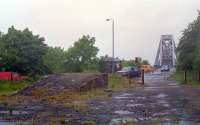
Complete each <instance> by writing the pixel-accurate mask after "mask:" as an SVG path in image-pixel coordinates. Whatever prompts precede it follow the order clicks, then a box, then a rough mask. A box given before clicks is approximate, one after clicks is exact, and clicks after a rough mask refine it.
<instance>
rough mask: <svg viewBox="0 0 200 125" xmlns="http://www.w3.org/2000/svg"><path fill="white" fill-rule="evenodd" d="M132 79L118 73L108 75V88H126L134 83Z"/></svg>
mask: <svg viewBox="0 0 200 125" xmlns="http://www.w3.org/2000/svg"><path fill="white" fill-rule="evenodd" d="M134 83H135V82H134V80H133V79H129V78H127V77H122V76H119V75H109V76H108V88H109V89H113V90H121V89H127V88H130V87H132V85H134Z"/></svg>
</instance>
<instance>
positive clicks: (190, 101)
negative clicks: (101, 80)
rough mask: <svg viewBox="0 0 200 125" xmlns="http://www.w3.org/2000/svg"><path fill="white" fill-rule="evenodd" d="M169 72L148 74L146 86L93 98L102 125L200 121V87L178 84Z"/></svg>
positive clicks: (199, 123)
mask: <svg viewBox="0 0 200 125" xmlns="http://www.w3.org/2000/svg"><path fill="white" fill-rule="evenodd" d="M169 76H170V74H169V73H159V72H156V73H153V74H147V75H146V76H145V86H144V88H140V89H137V90H129V91H126V92H117V93H114V94H113V97H112V98H111V99H109V100H104V99H102V100H101V99H99V100H93V101H91V102H90V106H91V109H90V113H93V116H96V123H98V124H99V125H104V124H106V125H120V124H122V123H126V122H136V123H137V124H141V125H145V124H147V125H148V124H150V123H152V124H153V125H155V124H157V125H200V89H196V88H193V87H188V86H187V87H184V86H178V85H177V84H176V82H175V81H172V80H169Z"/></svg>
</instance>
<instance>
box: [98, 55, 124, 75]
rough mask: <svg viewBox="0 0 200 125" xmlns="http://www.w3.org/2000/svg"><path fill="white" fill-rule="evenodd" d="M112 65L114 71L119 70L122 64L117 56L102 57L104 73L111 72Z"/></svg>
mask: <svg viewBox="0 0 200 125" xmlns="http://www.w3.org/2000/svg"><path fill="white" fill-rule="evenodd" d="M113 65H114V72H116V71H119V70H121V68H122V64H121V60H120V59H119V58H114V59H113V58H112V57H104V66H103V71H102V72H104V73H112V72H113Z"/></svg>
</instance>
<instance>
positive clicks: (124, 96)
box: [113, 93, 133, 99]
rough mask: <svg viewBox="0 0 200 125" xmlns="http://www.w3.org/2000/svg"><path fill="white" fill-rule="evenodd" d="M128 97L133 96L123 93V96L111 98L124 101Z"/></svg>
mask: <svg viewBox="0 0 200 125" xmlns="http://www.w3.org/2000/svg"><path fill="white" fill-rule="evenodd" d="M130 96H133V94H129V93H124V94H122V95H119V96H115V97H113V98H115V99H126V98H129V97H130Z"/></svg>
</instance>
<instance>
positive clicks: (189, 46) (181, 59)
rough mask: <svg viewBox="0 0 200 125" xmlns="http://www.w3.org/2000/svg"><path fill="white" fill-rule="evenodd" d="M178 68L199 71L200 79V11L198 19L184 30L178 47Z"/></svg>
mask: <svg viewBox="0 0 200 125" xmlns="http://www.w3.org/2000/svg"><path fill="white" fill-rule="evenodd" d="M177 56H178V62H177V68H178V69H179V70H184V71H185V81H186V72H187V71H192V72H198V75H197V76H198V77H197V78H198V80H199V81H200V12H199V14H198V17H197V19H195V20H194V21H193V22H192V23H190V24H189V25H188V27H187V28H186V29H185V30H184V31H183V36H182V37H181V39H180V42H179V45H178V48H177Z"/></svg>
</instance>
